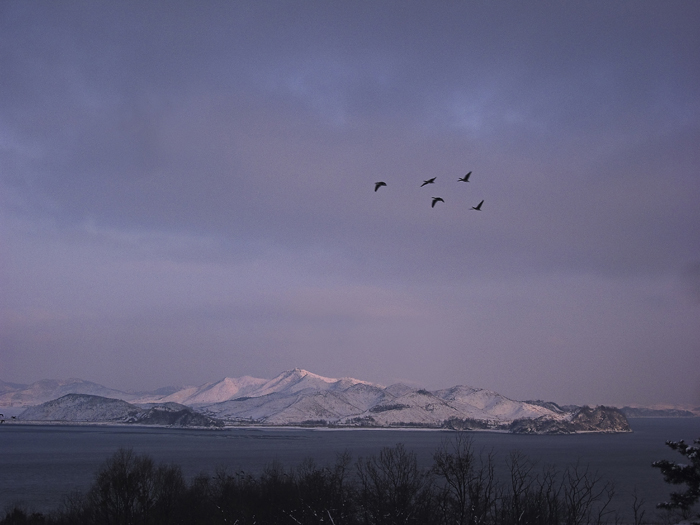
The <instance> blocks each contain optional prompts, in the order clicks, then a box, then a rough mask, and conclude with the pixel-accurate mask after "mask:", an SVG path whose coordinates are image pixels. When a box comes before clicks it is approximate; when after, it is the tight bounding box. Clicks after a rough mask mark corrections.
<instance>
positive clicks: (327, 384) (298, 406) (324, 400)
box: [0, 368, 629, 432]
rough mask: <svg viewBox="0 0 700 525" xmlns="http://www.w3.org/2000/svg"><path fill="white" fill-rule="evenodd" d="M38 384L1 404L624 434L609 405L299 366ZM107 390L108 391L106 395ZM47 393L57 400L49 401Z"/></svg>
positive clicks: (285, 421) (229, 419) (276, 421)
mask: <svg viewBox="0 0 700 525" xmlns="http://www.w3.org/2000/svg"><path fill="white" fill-rule="evenodd" d="M40 383H42V384H43V386H42V385H39V383H35V384H34V385H29V386H25V385H19V387H18V386H17V385H10V386H9V387H7V386H4V385H9V384H7V383H3V384H1V385H0V387H1V388H9V389H10V391H9V392H5V393H3V394H0V406H12V405H3V400H8V401H10V402H13V403H22V406H29V405H32V404H38V403H37V400H38V402H43V401H46V400H47V399H46V398H49V399H55V398H56V397H59V396H56V395H55V393H56V392H61V395H64V394H65V393H70V392H67V390H70V389H71V388H74V389H76V390H78V392H77V393H80V394H87V393H89V394H91V395H99V396H103V397H108V398H111V401H115V400H122V401H129V402H130V403H133V404H145V403H160V404H168V403H178V404H180V405H186V406H188V407H191V408H193V409H195V410H196V411H197V412H199V413H202V414H205V415H206V416H209V417H212V418H216V419H220V420H223V421H225V422H226V423H227V424H229V425H236V424H257V425H311V426H343V427H347V426H350V427H357V426H362V427H417V426H418V427H430V428H459V429H498V430H507V431H508V430H509V431H518V432H540V431H542V432H559V431H566V432H572V431H573V432H575V431H583V430H585V431H596V430H597V431H606V432H610V431H629V426H628V425H627V422H626V420H625V418H624V416H623V415H622V414H621V413H619V414H618V412H619V410H617V409H613V408H607V407H598V408H597V409H596V410H597V411H595V414H594V415H591V414H593V413H592V412H591V413H589V412H585V411H583V409H581V408H580V407H566V408H562V407H560V406H559V405H557V404H555V403H552V402H542V401H537V402H528V401H514V400H512V399H508V398H506V397H504V396H502V395H500V394H498V393H496V392H493V391H490V390H485V389H480V388H472V387H468V386H462V385H459V386H455V387H452V388H448V389H443V390H436V391H427V390H424V389H419V388H415V387H411V386H408V385H404V384H400V383H399V384H395V385H391V386H388V387H384V386H381V385H377V384H373V383H369V382H367V381H360V380H358V379H352V378H342V379H333V378H327V377H322V376H319V375H316V374H313V373H311V372H308V371H306V370H302V369H299V368H295V369H293V370H289V371H286V372H283V373H281V374H280V375H278V376H277V377H275V378H273V379H269V380H268V379H259V378H254V377H250V376H244V377H240V378H224V379H222V380H221V381H218V382H215V383H207V384H205V385H202V386H199V387H186V388H182V389H175V391H173V390H172V389H170V390H161V391H157V392H151V393H146V394H134V393H126V392H119V391H116V390H110V389H106V388H105V387H101V386H100V385H96V384H94V383H88V382H85V381H79V380H70V381H67V382H56V381H54V382H48V381H47V382H40ZM38 385H39V386H38ZM86 390H90V392H86ZM106 391H107V392H109V394H105V392H106ZM97 392H99V393H97ZM52 395H54V396H55V397H53V398H51V396H52ZM33 400H34V402H32V401H33ZM14 406H18V405H17V404H15V405H14ZM114 407H116V405H113V406H112V408H114ZM49 408H50V409H51V410H50V412H51V414H52V415H53V416H56V414H60V411H57V408H56V407H54V406H53V405H52V406H50V407H49ZM585 408H587V407H585ZM71 410H72V411H73V412H71V414H72V415H71V418H72V419H71V420H72V421H76V420H78V419H75V418H76V417H81V416H80V415H76V414H75V413H74V412H75V410H77V409H75V407H73V408H71ZM588 410H589V411H590V410H591V409H588ZM107 412H109V411H107ZM107 412H105V414H106V413H107ZM32 414H33V412H32V411H31V410H30V411H27V412H26V413H23V414H22V417H21V418H20V419H25V420H26V419H27V418H28V417H33V416H32ZM105 417H106V416H105ZM523 422H525V423H523ZM532 422H534V423H532Z"/></svg>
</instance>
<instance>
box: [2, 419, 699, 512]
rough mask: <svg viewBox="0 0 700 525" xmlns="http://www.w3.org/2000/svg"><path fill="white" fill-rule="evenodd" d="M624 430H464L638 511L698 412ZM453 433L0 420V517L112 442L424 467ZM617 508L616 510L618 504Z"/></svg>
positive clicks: (212, 459) (233, 466)
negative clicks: (389, 454) (386, 459)
mask: <svg viewBox="0 0 700 525" xmlns="http://www.w3.org/2000/svg"><path fill="white" fill-rule="evenodd" d="M630 424H631V426H632V428H633V430H634V432H632V433H626V434H575V435H553V436H549V435H543V436H528V435H512V434H504V433H495V432H470V433H469V435H470V436H471V437H472V439H473V442H474V449H475V450H476V451H483V452H490V451H493V452H494V453H495V454H496V459H497V462H498V463H499V464H505V461H506V459H507V457H508V455H509V453H510V452H511V451H516V450H517V451H520V452H522V453H524V454H525V455H526V456H527V457H528V458H530V459H531V460H533V461H535V462H537V464H538V465H555V466H556V467H558V468H560V469H563V468H565V467H566V466H569V465H573V464H575V463H577V462H578V463H579V465H582V466H588V467H589V468H590V469H591V471H596V472H597V473H598V474H599V475H600V476H602V477H603V478H604V479H606V480H610V481H612V482H614V483H615V486H616V493H617V496H616V501H615V504H616V506H617V507H618V508H621V507H624V509H627V510H629V509H631V505H632V493H633V491H635V490H636V491H637V494H638V496H639V497H641V498H644V500H645V501H646V503H647V504H646V508H647V509H648V513H649V514H651V513H655V512H656V511H655V510H654V505H655V504H656V503H658V502H660V501H664V500H665V499H667V498H668V494H669V493H670V488H671V487H670V486H669V485H667V484H666V483H664V481H663V479H662V476H661V474H660V472H659V471H658V469H655V468H652V467H651V463H652V462H653V461H656V460H659V459H669V460H672V461H679V462H681V460H682V459H684V458H683V457H682V456H681V455H680V454H678V453H677V452H674V451H673V450H671V449H670V448H668V447H667V446H666V445H665V442H666V440H674V441H675V440H679V439H684V440H686V442H692V440H693V439H697V438H700V418H683V419H680V418H678V419H673V418H649V419H632V420H630ZM454 434H455V433H454V432H450V431H436V430H430V431H428V430H321V429H319V430H311V429H280V428H278V429H261V428H245V429H244V428H239V429H226V430H183V429H167V428H148V427H127V426H49V425H24V424H5V425H2V426H0V517H1V516H3V515H4V510H5V509H6V508H8V506H9V505H13V504H16V503H21V504H23V505H24V506H25V507H26V508H28V509H29V510H32V511H39V512H48V511H50V510H53V509H57V508H58V507H59V506H60V504H61V501H62V499H63V496H64V495H66V494H68V493H70V492H72V491H87V489H88V488H89V487H90V485H91V484H92V481H93V479H94V475H95V472H96V471H97V469H98V468H99V467H100V465H101V464H102V463H103V462H104V461H105V460H106V459H107V458H108V457H109V456H111V455H112V454H113V453H114V452H115V451H116V450H118V449H119V448H131V449H133V450H134V451H135V452H136V453H138V454H148V455H150V456H151V457H153V459H154V460H155V461H156V462H158V463H160V462H162V463H175V464H178V465H180V467H181V468H182V470H183V473H184V475H185V476H186V478H188V479H192V478H193V477H194V476H196V475H198V474H200V473H208V474H212V475H213V474H214V473H215V472H216V470H217V469H220V468H224V469H226V470H227V471H229V472H231V473H234V472H237V471H240V470H243V471H246V472H249V473H253V474H259V473H260V472H261V471H262V470H263V469H264V468H265V467H266V466H268V465H270V464H271V463H272V461H273V460H278V461H280V462H281V463H282V464H283V465H284V466H286V467H294V466H296V465H298V464H299V463H301V462H302V461H303V460H304V459H306V458H314V459H315V460H316V462H317V463H318V464H320V465H324V464H332V463H333V462H334V461H335V459H336V455H337V454H338V453H342V452H345V451H347V452H349V453H350V454H351V455H352V456H353V458H355V459H357V458H358V457H367V456H370V455H373V454H377V453H378V452H379V450H380V449H381V448H382V447H387V446H394V445H396V444H397V443H403V444H404V446H405V447H406V448H407V449H408V450H411V451H414V452H415V453H416V454H417V456H418V461H419V463H420V464H421V465H422V466H424V467H429V466H430V465H431V464H432V455H433V453H434V452H435V450H437V448H438V447H439V446H440V445H441V443H443V442H444V441H445V440H449V439H451V438H453V437H454ZM624 509H621V511H624Z"/></svg>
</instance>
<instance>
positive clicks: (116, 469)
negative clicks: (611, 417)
mask: <svg viewBox="0 0 700 525" xmlns="http://www.w3.org/2000/svg"><path fill="white" fill-rule="evenodd" d="M500 470H502V472H501V474H500V475H497V474H496V471H497V469H496V457H495V454H494V453H493V452H483V451H481V452H477V451H475V450H474V447H473V443H472V441H471V439H470V438H469V437H468V435H467V434H456V435H455V438H454V439H453V440H450V441H447V442H445V443H443V444H442V445H441V446H440V448H439V449H438V450H437V451H436V452H435V453H434V455H433V465H432V467H431V468H429V469H422V468H419V466H418V462H417V457H416V454H415V453H413V452H411V451H408V450H406V449H405V447H404V446H403V445H402V444H398V445H396V446H394V447H386V448H383V449H382V450H381V451H380V452H379V453H378V454H377V455H373V456H370V457H367V458H360V459H358V460H356V461H353V460H352V458H350V456H349V455H348V454H339V455H338V457H337V459H336V461H335V463H334V464H332V465H324V466H319V465H317V464H316V463H315V462H314V461H313V460H311V459H309V460H306V461H305V462H303V463H302V464H301V465H299V466H298V467H296V468H293V469H290V468H286V467H284V466H283V465H281V464H279V463H278V462H273V463H272V464H271V465H269V466H267V467H266V468H265V469H264V470H263V472H262V473H261V474H260V475H258V476H253V475H250V474H247V473H245V472H238V473H229V472H226V471H225V470H220V471H218V472H216V473H215V474H214V475H211V476H210V475H205V474H202V475H200V476H197V477H195V478H194V479H192V480H191V481H190V482H189V483H188V482H187V481H186V480H185V478H184V476H183V474H182V472H181V470H180V467H178V466H177V465H165V464H161V465H158V464H156V463H154V461H153V460H152V459H151V458H150V457H148V456H141V455H137V454H135V453H134V452H133V451H132V450H125V449H120V450H118V451H117V452H116V453H115V454H114V455H113V456H112V457H111V458H109V459H108V460H107V461H106V462H105V463H104V464H103V465H102V467H101V468H100V469H99V470H98V472H97V473H96V476H95V480H94V483H93V485H92V487H91V488H90V489H89V490H88V491H87V493H75V494H70V495H68V496H66V497H65V499H64V502H63V504H62V505H61V508H60V509H57V510H55V511H54V512H51V513H48V514H40V513H32V512H29V511H27V510H25V509H23V508H22V507H21V506H14V507H12V508H9V509H6V512H5V517H4V519H3V520H2V521H0V524H1V525H9V524H35V525H39V524H42V525H49V524H51V525H160V524H163V525H166V524H167V525H170V524H186V525H199V524H201V525H210V524H211V525H214V524H217V525H218V524H222V525H223V524H231V525H232V524H238V525H244V524H263V525H275V524H292V525H293V524H304V525H307V524H330V525H351V524H358V525H359V524H362V525H369V524H381V525H398V524H421V525H430V524H435V525H443V524H444V525H511V524H513V525H515V524H519V525H520V524H533V525H535V524H542V525H582V524H602V523H613V524H616V523H631V524H633V525H641V524H642V523H650V521H649V516H647V515H645V514H646V513H645V511H644V510H643V504H644V502H642V501H640V500H639V498H637V497H633V500H632V501H631V502H630V508H629V509H626V510H625V513H624V514H625V516H626V517H625V519H624V520H623V519H622V517H621V516H622V515H621V514H620V513H619V512H618V509H613V508H612V502H613V496H614V494H615V490H614V487H613V485H612V484H611V483H610V482H608V481H606V480H603V479H601V478H600V476H598V474H596V473H595V472H592V471H590V470H589V469H588V467H586V466H582V465H579V464H575V465H571V466H569V467H566V468H564V469H556V468H554V467H549V466H544V467H537V466H536V465H535V464H534V463H533V462H531V461H530V460H529V459H528V458H527V457H525V456H524V455H522V454H520V453H518V452H512V453H510V454H509V456H508V457H507V458H506V459H505V469H500ZM691 503H694V501H692V502H691ZM686 507H687V508H685V509H682V508H681V509H680V510H679V508H678V507H675V508H668V509H666V510H665V511H664V514H656V515H655V518H654V520H653V521H652V522H655V523H664V522H665V523H675V522H677V521H679V519H680V518H682V517H688V516H689V508H690V507H688V506H686Z"/></svg>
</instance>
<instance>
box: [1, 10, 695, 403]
mask: <svg viewBox="0 0 700 525" xmlns="http://www.w3.org/2000/svg"><path fill="white" fill-rule="evenodd" d="M182 4H184V5H182ZM467 171H472V172H473V173H472V176H471V180H470V182H469V183H463V182H458V181H457V179H458V178H459V177H461V176H463V175H464V174H465V173H466V172H467ZM431 177H437V180H436V183H435V184H434V185H432V186H426V187H424V188H421V187H420V184H421V182H422V181H423V180H425V179H428V178H431ZM380 180H383V181H386V183H387V187H386V188H381V189H380V190H379V191H378V192H376V193H375V192H374V191H373V190H374V183H375V182H376V181H380ZM436 196H439V197H442V198H443V199H444V200H445V202H444V203H440V202H439V203H437V205H436V206H435V208H431V207H430V201H431V197H436ZM482 199H484V200H485V203H484V205H483V209H482V211H481V212H476V211H473V210H471V207H472V206H475V205H476V204H477V203H478V202H479V201H480V200H482ZM294 367H302V368H306V369H308V370H310V371H312V372H314V373H317V374H321V375H325V376H329V377H343V376H351V377H356V378H359V379H364V380H368V381H375V382H378V383H382V384H391V383H393V382H397V381H404V382H409V383H411V384H416V385H420V386H424V387H426V388H443V387H449V386H453V385H457V384H467V385H471V386H475V387H483V388H489V389H492V390H496V391H497V392H500V393H502V394H504V395H506V396H509V397H511V398H515V399H534V398H540V399H547V400H552V401H557V402H561V403H609V404H627V403H642V404H650V403H678V404H692V405H700V2H697V1H696V0H689V1H687V2H682V1H673V0H670V1H664V2H662V1H656V2H651V1H646V2H645V1H633V2H623V1H609V0H605V1H600V2H595V1H589V0H586V1H581V2H577V1H567V2H534V3H533V2H486V1H483V2H481V1H475V2H464V1H459V2H457V1H445V2H439V3H435V2H412V1H408V2H407V1H400V2H369V1H368V2H359V1H358V2H342V3H341V2H326V1H303V2H297V1H293V2H291V1H290V2H270V1H264V2H257V1H255V2H254V1H250V2H245V1H241V2H223V1H222V2H201V3H200V2H188V3H184V2H94V1H89V2H84V3H81V2H49V1H43V2H42V1H36V2H23V1H13V0H6V1H4V2H2V3H1V4H0V379H1V380H4V381H11V382H22V383H29V382H33V381H36V380H39V379H42V378H68V377H80V378H83V379H88V380H92V381H96V382H99V383H102V384H105V385H107V386H110V387H113V388H120V389H153V388H157V387H161V386H165V385H182V384H201V383H204V382H207V381H214V380H218V379H220V378H222V377H224V376H233V377H237V376H242V375H253V376H257V377H273V376H275V375H276V374H278V373H279V372H281V371H283V370H286V369H290V368H294Z"/></svg>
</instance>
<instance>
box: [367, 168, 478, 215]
mask: <svg viewBox="0 0 700 525" xmlns="http://www.w3.org/2000/svg"><path fill="white" fill-rule="evenodd" d="M471 174H472V172H471V171H470V172H469V173H467V174H466V175H465V176H464V177H460V178H459V179H457V180H458V181H459V182H469V176H470V175H471ZM435 179H437V177H433V178H432V179H428V180H424V181H423V184H421V185H420V187H421V188H422V187H423V186H427V185H428V184H435ZM382 186H386V182H384V181H379V182H375V183H374V191H375V192H376V191H377V190H378V189H379V188H381V187H382ZM432 199H433V202H432V203H431V205H430V207H431V208H434V207H435V205H436V204H437V203H438V202H445V200H444V199H443V198H442V197H433V198H432ZM482 204H484V201H483V200H482V201H481V202H480V203H479V204H477V205H476V206H472V210H476V211H481V205H482Z"/></svg>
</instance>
